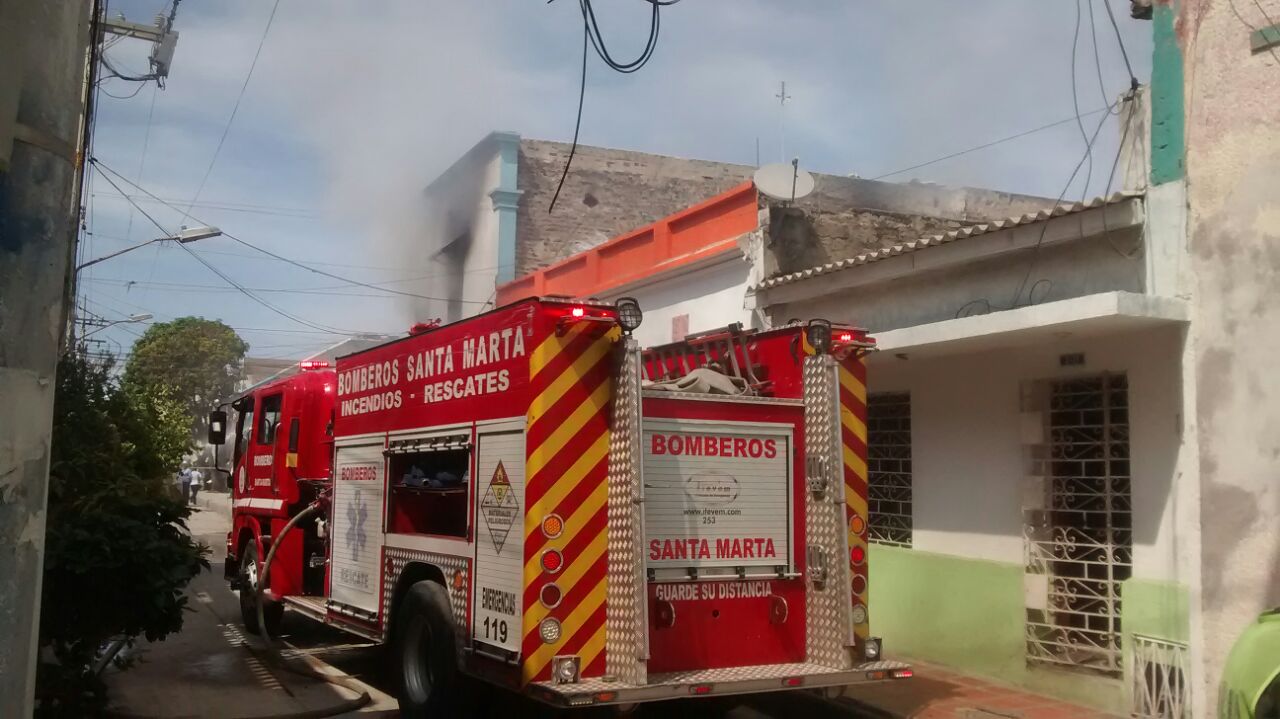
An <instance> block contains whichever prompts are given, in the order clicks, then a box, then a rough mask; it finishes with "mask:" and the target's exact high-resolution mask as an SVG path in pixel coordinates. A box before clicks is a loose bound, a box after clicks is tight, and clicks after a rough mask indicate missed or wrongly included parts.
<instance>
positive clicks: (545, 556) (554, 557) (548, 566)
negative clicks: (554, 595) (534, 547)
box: [542, 549, 564, 574]
mask: <svg viewBox="0 0 1280 719" xmlns="http://www.w3.org/2000/svg"><path fill="white" fill-rule="evenodd" d="M563 567H564V555H563V554H561V553H560V551H559V550H556V549H548V550H547V551H545V552H543V553H542V570H543V571H544V572H546V573H547V574H555V573H556V572H558V571H560V570H561V569H562V568H563Z"/></svg>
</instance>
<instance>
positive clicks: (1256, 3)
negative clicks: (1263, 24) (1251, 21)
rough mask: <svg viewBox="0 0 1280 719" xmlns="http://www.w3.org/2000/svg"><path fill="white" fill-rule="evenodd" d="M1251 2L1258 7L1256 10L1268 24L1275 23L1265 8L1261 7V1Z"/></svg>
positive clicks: (1272, 24) (1254, 0)
mask: <svg viewBox="0 0 1280 719" xmlns="http://www.w3.org/2000/svg"><path fill="white" fill-rule="evenodd" d="M1253 4H1254V5H1256V6H1257V7H1258V12H1260V13H1262V17H1263V19H1265V20H1266V21H1267V25H1268V26H1274V25H1275V24H1276V21H1275V20H1272V19H1271V16H1270V15H1268V14H1267V9H1266V8H1264V7H1262V3H1261V2H1259V1H1258V0H1253Z"/></svg>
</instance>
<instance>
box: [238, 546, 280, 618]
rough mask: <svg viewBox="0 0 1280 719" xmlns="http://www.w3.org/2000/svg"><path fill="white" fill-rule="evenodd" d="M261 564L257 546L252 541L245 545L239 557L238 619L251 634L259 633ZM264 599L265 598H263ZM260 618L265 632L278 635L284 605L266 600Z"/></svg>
mask: <svg viewBox="0 0 1280 719" xmlns="http://www.w3.org/2000/svg"><path fill="white" fill-rule="evenodd" d="M260 569H261V565H260V564H259V563H258V548H257V547H256V546H255V545H254V543H253V542H250V543H249V544H247V545H245V548H244V552H242V553H241V557H240V621H241V622H243V623H244V628H245V629H248V630H249V631H250V632H252V633H253V634H260V633H261V631H260V629H259V627H258V581H259V578H260V576H261V575H260ZM264 601H265V600H264ZM262 618H263V619H264V620H265V621H266V623H267V633H268V634H270V635H271V636H273V637H278V636H280V624H281V622H283V621H284V605H283V604H279V603H276V602H271V601H267V602H266V604H265V605H264V606H263V607H262Z"/></svg>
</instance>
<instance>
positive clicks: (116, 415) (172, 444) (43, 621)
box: [38, 356, 209, 716]
mask: <svg viewBox="0 0 1280 719" xmlns="http://www.w3.org/2000/svg"><path fill="white" fill-rule="evenodd" d="M189 444H190V432H189V426H188V422H187V416H186V411H185V409H184V408H183V407H182V406H181V405H179V404H178V403H177V402H176V401H174V400H173V399H170V398H167V397H165V396H163V395H159V394H153V393H147V392H142V391H138V390H135V389H133V388H125V387H122V386H120V385H119V384H117V383H115V382H114V381H113V380H112V379H111V377H110V371H109V368H107V367H103V366H100V365H93V364H90V363H89V362H88V361H87V360H85V359H83V358H80V357H75V356H70V357H67V358H64V359H63V361H62V362H61V363H60V364H59V368H58V386H57V394H56V400H55V406H54V423H53V444H52V447H51V464H50V470H49V475H50V476H49V499H48V513H47V518H48V519H47V525H46V537H45V565H44V586H43V595H42V600H41V602H42V606H41V614H40V643H41V648H42V652H41V655H42V659H43V661H42V663H41V666H40V672H39V678H38V679H39V681H38V698H39V706H40V714H41V715H42V716H86V715H91V714H94V713H96V712H98V711H99V710H100V709H101V706H102V703H103V700H104V696H103V688H102V685H101V684H100V683H99V681H98V680H97V678H96V677H95V676H94V675H93V674H92V672H90V671H89V667H90V666H91V665H92V663H93V661H94V658H95V655H96V654H97V652H98V650H99V648H100V647H101V646H102V645H103V643H104V642H107V641H109V640H111V639H113V638H116V637H133V636H145V637H146V638H147V639H150V640H158V639H162V638H164V637H165V636H167V635H169V634H171V633H173V632H177V631H179V630H180V629H181V628H182V620H183V610H184V608H185V607H186V597H185V596H184V595H183V589H184V588H185V587H186V585H187V583H188V582H189V581H190V580H191V578H192V577H194V576H195V575H196V574H198V573H199V572H200V570H201V569H202V568H208V566H209V564H208V562H207V561H206V560H205V558H204V555H205V553H206V552H207V550H205V549H204V548H203V547H201V546H200V545H199V544H198V543H197V542H196V541H195V540H194V539H193V538H192V537H191V536H190V535H189V534H188V533H187V531H186V520H187V518H188V517H189V516H190V512H191V510H190V509H189V508H187V507H186V506H185V505H184V504H183V503H182V502H181V501H179V500H177V499H176V498H175V497H174V496H173V483H172V481H171V477H172V474H173V472H174V471H175V470H176V469H177V467H178V464H179V463H180V462H181V460H182V457H183V455H184V454H185V453H186V451H187V449H188V447H189ZM50 658H52V660H53V661H49V659H50Z"/></svg>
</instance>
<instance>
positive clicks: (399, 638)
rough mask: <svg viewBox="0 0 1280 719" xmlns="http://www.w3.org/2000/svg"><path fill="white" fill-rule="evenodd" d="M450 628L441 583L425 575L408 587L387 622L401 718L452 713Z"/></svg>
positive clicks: (454, 683)
mask: <svg viewBox="0 0 1280 719" xmlns="http://www.w3.org/2000/svg"><path fill="white" fill-rule="evenodd" d="M454 634H455V632H454V623H453V612H452V610H451V609H450V608H449V597H448V594H447V593H446V592H445V589H444V587H442V586H440V584H439V583H437V582H433V581H430V580H427V581H421V582H418V583H416V584H414V585H413V586H412V587H409V590H408V592H406V593H405V595H404V598H403V599H402V600H401V601H400V608H399V610H398V611H397V612H396V615H395V623H394V624H393V625H392V652H391V656H392V661H393V662H394V666H393V667H392V669H393V670H394V671H395V676H396V677H397V678H398V680H399V681H398V685H399V686H398V690H399V691H398V694H399V696H398V699H399V700H400V713H401V716H402V717H404V719H428V717H431V718H433V719H434V718H435V717H450V716H453V715H454V712H453V710H454V708H455V707H456V706H457V701H458V699H459V696H458V680H459V678H458V657H457V653H456V651H455V647H456V640H455V636H454Z"/></svg>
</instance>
